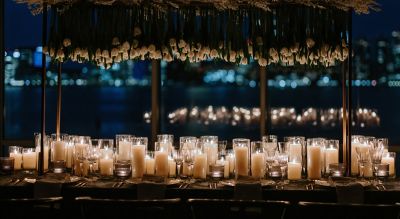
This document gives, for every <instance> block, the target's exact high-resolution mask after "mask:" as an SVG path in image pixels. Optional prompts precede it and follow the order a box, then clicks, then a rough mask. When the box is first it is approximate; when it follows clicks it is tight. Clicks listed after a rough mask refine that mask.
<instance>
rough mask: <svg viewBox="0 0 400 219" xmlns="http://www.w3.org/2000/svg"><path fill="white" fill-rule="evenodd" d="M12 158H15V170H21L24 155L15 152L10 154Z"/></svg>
mask: <svg viewBox="0 0 400 219" xmlns="http://www.w3.org/2000/svg"><path fill="white" fill-rule="evenodd" d="M10 157H13V158H14V170H20V169H21V167H22V154H21V153H19V152H18V151H14V152H10Z"/></svg>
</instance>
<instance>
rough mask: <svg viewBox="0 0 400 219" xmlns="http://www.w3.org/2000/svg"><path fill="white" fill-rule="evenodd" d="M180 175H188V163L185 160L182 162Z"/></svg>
mask: <svg viewBox="0 0 400 219" xmlns="http://www.w3.org/2000/svg"><path fill="white" fill-rule="evenodd" d="M182 175H184V176H188V175H189V165H188V163H186V162H183V164H182Z"/></svg>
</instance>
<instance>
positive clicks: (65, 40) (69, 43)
mask: <svg viewBox="0 0 400 219" xmlns="http://www.w3.org/2000/svg"><path fill="white" fill-rule="evenodd" d="M63 45H64V47H68V46H70V45H71V40H70V39H69V38H65V39H64V40H63Z"/></svg>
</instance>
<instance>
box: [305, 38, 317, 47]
mask: <svg viewBox="0 0 400 219" xmlns="http://www.w3.org/2000/svg"><path fill="white" fill-rule="evenodd" d="M306 43H307V47H308V48H312V47H314V45H315V41H314V40H313V39H311V38H307V40H306Z"/></svg>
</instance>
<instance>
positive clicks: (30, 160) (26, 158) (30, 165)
mask: <svg viewBox="0 0 400 219" xmlns="http://www.w3.org/2000/svg"><path fill="white" fill-rule="evenodd" d="M36 157H37V155H36V152H24V153H23V154H22V161H23V167H24V169H27V170H31V169H36Z"/></svg>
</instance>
